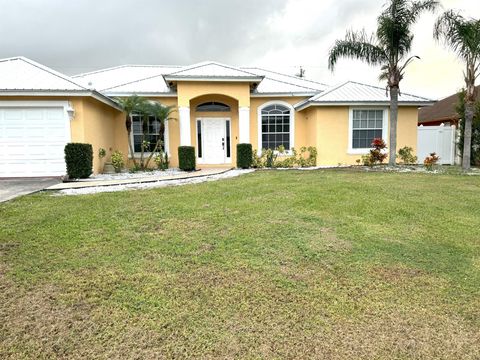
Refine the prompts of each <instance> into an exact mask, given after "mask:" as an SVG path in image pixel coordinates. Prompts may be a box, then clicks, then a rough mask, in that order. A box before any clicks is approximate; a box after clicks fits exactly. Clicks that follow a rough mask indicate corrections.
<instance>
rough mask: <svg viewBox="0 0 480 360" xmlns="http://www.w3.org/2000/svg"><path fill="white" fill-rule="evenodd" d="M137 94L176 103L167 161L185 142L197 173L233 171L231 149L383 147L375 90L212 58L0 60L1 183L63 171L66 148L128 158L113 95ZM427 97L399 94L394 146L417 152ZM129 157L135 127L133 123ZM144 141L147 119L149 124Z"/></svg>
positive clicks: (347, 158) (152, 131)
mask: <svg viewBox="0 0 480 360" xmlns="http://www.w3.org/2000/svg"><path fill="white" fill-rule="evenodd" d="M132 94H137V95H140V96H144V97H147V98H149V99H152V100H156V101H159V102H161V103H162V104H165V105H175V106H176V107H177V110H178V111H177V113H176V114H175V115H176V117H177V120H175V121H169V122H168V124H167V127H166V134H165V142H166V148H167V151H168V152H169V154H170V159H171V165H172V166H178V158H177V148H178V146H180V145H192V146H194V147H195V149H196V153H197V162H198V164H199V166H200V167H209V166H235V163H236V145H237V144H238V143H251V144H252V145H253V147H254V148H255V149H257V150H258V151H260V149H262V148H272V149H273V148H276V147H278V146H280V145H283V146H284V147H285V148H286V149H287V150H290V149H292V148H293V147H295V148H300V147H302V146H315V147H316V148H317V150H318V159H317V164H318V165H337V164H355V162H356V160H357V159H359V158H360V156H361V155H362V154H365V153H368V151H369V147H370V143H371V141H372V139H373V138H375V137H382V138H383V139H385V140H387V141H388V129H389V113H388V108H389V99H388V97H387V95H386V92H385V89H384V88H379V87H374V86H369V85H365V84H360V83H356V82H346V83H344V84H341V85H339V86H335V87H328V86H327V85H325V84H322V83H319V82H315V81H309V80H306V79H303V78H302V79H301V78H297V77H295V76H289V75H284V74H279V73H277V72H273V71H268V70H264V69H258V68H237V67H232V66H227V65H223V64H219V63H216V62H204V63H200V64H196V65H193V66H185V67H181V66H156V65H152V66H140V65H125V66H119V67H114V68H109V69H104V70H99V71H95V72H90V73H86V74H81V75H78V76H73V77H69V76H66V75H64V74H60V73H58V72H56V71H54V70H52V69H49V68H47V67H45V66H43V65H40V64H38V63H36V62H34V61H31V60H29V59H26V58H24V57H16V58H10V59H4V60H0V177H17V176H59V175H63V174H64V173H65V165H64V162H63V148H64V145H65V144H66V143H67V142H70V141H73V142H86V143H90V144H92V145H93V148H94V155H95V157H94V172H100V171H101V170H102V163H101V161H100V160H99V159H98V156H97V154H98V150H99V149H100V148H105V149H106V150H107V152H110V151H113V150H117V149H118V150H120V151H122V152H123V153H124V154H125V156H126V155H127V153H128V145H127V135H126V130H125V119H124V118H125V116H124V114H122V112H121V111H120V109H119V108H118V106H117V105H116V103H115V102H114V100H113V99H114V98H115V97H124V96H130V95H132ZM432 103H433V102H432V101H431V100H429V99H426V98H422V97H419V96H414V95H409V94H406V93H402V95H401V96H400V99H399V107H400V108H399V121H398V146H399V148H400V147H403V146H411V147H412V148H414V149H416V146H417V120H418V108H419V107H421V106H427V105H431V104H432ZM133 121H134V123H133V134H132V140H133V142H134V146H135V151H139V149H140V145H141V144H140V135H141V132H142V128H141V126H140V122H139V121H140V120H139V119H138V117H135V116H134V117H133ZM150 121H151V123H150V124H149V126H148V129H149V133H148V134H146V135H147V137H148V138H149V139H150V140H151V141H155V139H156V136H157V134H156V128H157V127H156V121H155V119H151V120H150Z"/></svg>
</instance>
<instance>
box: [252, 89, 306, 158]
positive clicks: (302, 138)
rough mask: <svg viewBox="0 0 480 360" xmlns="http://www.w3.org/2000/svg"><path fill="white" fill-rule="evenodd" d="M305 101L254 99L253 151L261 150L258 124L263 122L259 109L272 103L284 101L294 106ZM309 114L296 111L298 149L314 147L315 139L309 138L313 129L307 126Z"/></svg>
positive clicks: (291, 98) (295, 145)
mask: <svg viewBox="0 0 480 360" xmlns="http://www.w3.org/2000/svg"><path fill="white" fill-rule="evenodd" d="M304 99H305V98H303V97H276V98H270V97H268V98H267V97H265V98H252V99H251V100H250V142H251V144H252V146H253V149H257V150H260V149H258V137H259V134H258V122H259V121H261V120H260V119H259V117H258V109H259V108H260V107H262V106H263V105H264V104H265V103H268V102H271V101H282V102H286V103H288V104H290V105H292V106H293V105H295V104H297V103H299V102H300V101H302V100H304ZM307 114H308V112H307V111H303V112H298V111H295V139H294V140H295V143H294V147H295V148H297V149H299V148H300V147H302V146H314V142H313V138H311V137H310V136H309V134H311V129H309V126H308V125H307V118H306V116H307Z"/></svg>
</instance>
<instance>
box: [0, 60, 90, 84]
mask: <svg viewBox="0 0 480 360" xmlns="http://www.w3.org/2000/svg"><path fill="white" fill-rule="evenodd" d="M0 90H2V91H25V90H34V91H45V90H56V91H85V90H88V89H87V88H85V87H84V86H82V85H80V84H79V83H77V82H76V81H75V80H73V79H72V78H71V77H69V76H67V75H64V74H61V73H59V72H57V71H55V70H53V69H50V68H49V67H46V66H44V65H41V64H39V63H37V62H35V61H33V60H30V59H27V58H25V57H22V56H19V57H14V58H8V59H1V60H0Z"/></svg>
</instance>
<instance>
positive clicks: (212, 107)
mask: <svg viewBox="0 0 480 360" xmlns="http://www.w3.org/2000/svg"><path fill="white" fill-rule="evenodd" d="M196 110H197V111H198V112H229V111H230V106H228V105H226V104H223V103H220V102H215V101H210V102H205V103H203V104H200V105H198V106H197V108H196Z"/></svg>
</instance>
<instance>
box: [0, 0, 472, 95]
mask: <svg viewBox="0 0 480 360" xmlns="http://www.w3.org/2000/svg"><path fill="white" fill-rule="evenodd" d="M441 2H442V5H443V6H444V8H447V9H448V8H455V9H459V10H464V11H465V14H466V15H468V16H473V17H476V18H479V17H480V1H478V0H442V1H441ZM383 3H384V0H0V5H1V9H2V13H3V16H2V21H1V22H0V34H1V36H0V57H1V58H4V57H10V56H16V55H23V56H26V57H29V58H31V59H33V60H36V61H38V62H40V63H43V64H45V65H47V66H50V67H52V68H54V69H56V70H59V71H62V72H65V73H67V74H70V75H72V74H77V73H81V72H86V71H91V70H96V69H100V68H104V67H110V66H116V65H121V64H126V63H129V64H175V65H189V64H192V63H195V62H200V61H205V60H216V61H219V62H224V63H227V64H231V65H238V66H260V67H265V68H270V69H273V70H277V71H281V72H284V73H289V74H295V73H296V72H298V68H299V66H300V65H302V66H303V67H304V68H305V69H306V76H307V78H311V79H313V80H318V81H321V82H325V83H327V84H331V85H334V84H336V83H339V82H342V81H345V80H355V81H361V82H366V83H369V84H380V85H382V86H383V85H384V84H383V83H379V82H378V80H377V78H378V73H379V69H378V68H371V67H368V66H366V65H362V64H360V63H359V62H356V61H349V60H345V61H341V62H340V63H339V64H338V66H337V68H336V70H335V72H334V73H333V74H332V73H331V72H330V71H329V70H328V68H327V56H328V50H329V49H330V47H331V46H332V44H333V43H334V41H335V39H338V38H343V36H344V34H345V31H346V30H347V29H355V30H357V29H358V30H360V29H362V28H366V30H367V31H373V29H374V28H375V22H376V17H377V15H378V14H379V12H380V11H381V9H382V5H383ZM437 15H438V14H437ZM435 17H436V15H424V16H423V17H422V18H421V19H420V22H419V23H418V24H417V26H416V27H415V34H416V35H415V40H414V49H413V51H412V54H415V55H419V56H420V57H421V58H422V59H421V60H420V61H417V62H416V63H414V64H413V65H412V66H411V67H410V68H409V69H408V71H407V74H406V77H405V80H404V81H403V83H402V85H401V87H402V90H403V91H404V92H410V93H415V94H418V95H423V96H426V97H430V98H441V97H444V96H447V95H450V94H451V93H453V92H455V91H457V90H458V89H459V88H461V87H462V79H463V77H462V70H463V67H462V65H461V64H460V63H459V62H458V61H457V60H456V59H455V56H454V55H453V54H451V53H450V52H449V51H447V50H444V49H443V46H442V45H441V44H437V43H436V42H435V41H434V40H433V38H432V31H433V24H434V20H435Z"/></svg>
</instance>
